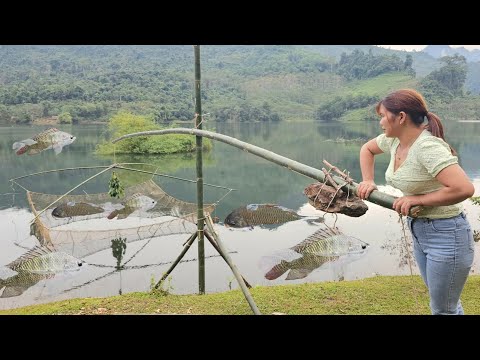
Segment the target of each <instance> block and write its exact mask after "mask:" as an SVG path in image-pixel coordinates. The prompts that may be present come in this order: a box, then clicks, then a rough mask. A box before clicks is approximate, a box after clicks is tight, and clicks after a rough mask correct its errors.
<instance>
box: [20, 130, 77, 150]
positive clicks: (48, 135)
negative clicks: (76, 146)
mask: <svg viewBox="0 0 480 360" xmlns="http://www.w3.org/2000/svg"><path fill="white" fill-rule="evenodd" d="M75 140H76V137H75V136H73V135H72V134H69V133H67V132H64V131H60V130H58V129H57V128H50V129H47V130H44V131H42V132H41V133H39V134H37V135H35V136H34V137H32V138H28V139H25V140H22V141H17V142H14V143H13V145H12V149H13V150H15V151H16V154H17V155H22V154H25V153H27V154H28V155H35V154H39V153H41V152H42V151H44V150H48V149H53V150H54V151H55V154H57V155H58V154H60V153H61V152H62V149H63V147H64V146H67V145H70V144H71V143H73V142H74V141H75Z"/></svg>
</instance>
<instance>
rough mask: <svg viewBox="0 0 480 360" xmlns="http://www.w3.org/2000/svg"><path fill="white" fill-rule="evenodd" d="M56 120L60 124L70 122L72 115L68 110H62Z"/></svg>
mask: <svg viewBox="0 0 480 360" xmlns="http://www.w3.org/2000/svg"><path fill="white" fill-rule="evenodd" d="M58 120H59V121H60V124H71V123H72V115H70V113H69V112H62V113H61V114H60V115H58Z"/></svg>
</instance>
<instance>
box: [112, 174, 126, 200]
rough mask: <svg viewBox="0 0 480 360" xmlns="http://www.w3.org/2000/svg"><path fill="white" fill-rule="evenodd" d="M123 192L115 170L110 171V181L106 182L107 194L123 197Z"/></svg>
mask: <svg viewBox="0 0 480 360" xmlns="http://www.w3.org/2000/svg"><path fill="white" fill-rule="evenodd" d="M124 193H125V189H124V187H123V185H122V183H121V182H120V179H119V178H118V176H117V174H116V173H115V171H113V172H112V177H111V178H110V181H109V182H108V195H110V197H113V198H117V199H119V198H121V197H123V195H124Z"/></svg>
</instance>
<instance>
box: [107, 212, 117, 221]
mask: <svg viewBox="0 0 480 360" xmlns="http://www.w3.org/2000/svg"><path fill="white" fill-rule="evenodd" d="M117 215H118V210H113V211H112V212H111V213H110V215H108V216H107V219H110V220H111V219H113V218H114V217H115V216H117Z"/></svg>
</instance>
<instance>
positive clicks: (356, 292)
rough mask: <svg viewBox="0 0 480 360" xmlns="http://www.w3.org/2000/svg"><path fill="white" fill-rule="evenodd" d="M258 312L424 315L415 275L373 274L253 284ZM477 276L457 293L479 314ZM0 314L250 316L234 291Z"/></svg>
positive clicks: (129, 297)
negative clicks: (333, 279)
mask: <svg viewBox="0 0 480 360" xmlns="http://www.w3.org/2000/svg"><path fill="white" fill-rule="evenodd" d="M250 291H251V294H252V297H253V299H254V301H255V303H256V305H257V306H258V308H259V310H260V312H261V313H262V314H272V313H282V314H287V315H307V314H317V315H322V314H339V315H340V314H344V315H359V314H365V315H381V314H392V315H394V314H399V315H402V314H409V315H416V314H418V315H426V314H430V310H429V307H428V293H427V289H426V287H425V285H424V284H423V282H422V280H421V278H420V277H419V276H377V277H372V278H367V279H362V280H354V281H342V282H323V283H309V284H300V285H283V286H258V287H254V288H252V289H251V290H250ZM479 299H480V276H478V275H472V276H470V277H469V278H468V281H467V284H466V285H465V289H464V292H463V294H462V302H463V307H464V309H465V313H467V314H480V300H479ZM3 314H62V315H71V314H78V315H80V314H197V315H206V314H218V315H220V314H222V315H250V314H252V310H251V309H250V307H249V306H248V303H247V301H246V299H245V298H244V296H243V294H242V292H241V291H240V290H232V291H227V292H222V293H216V294H207V295H170V294H167V295H165V294H161V293H157V294H155V293H130V294H125V295H121V296H113V297H109V298H86V299H71V300H65V301H60V302H55V303H49V304H42V305H35V306H28V307H24V308H17V309H11V310H6V311H0V315H3Z"/></svg>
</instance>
